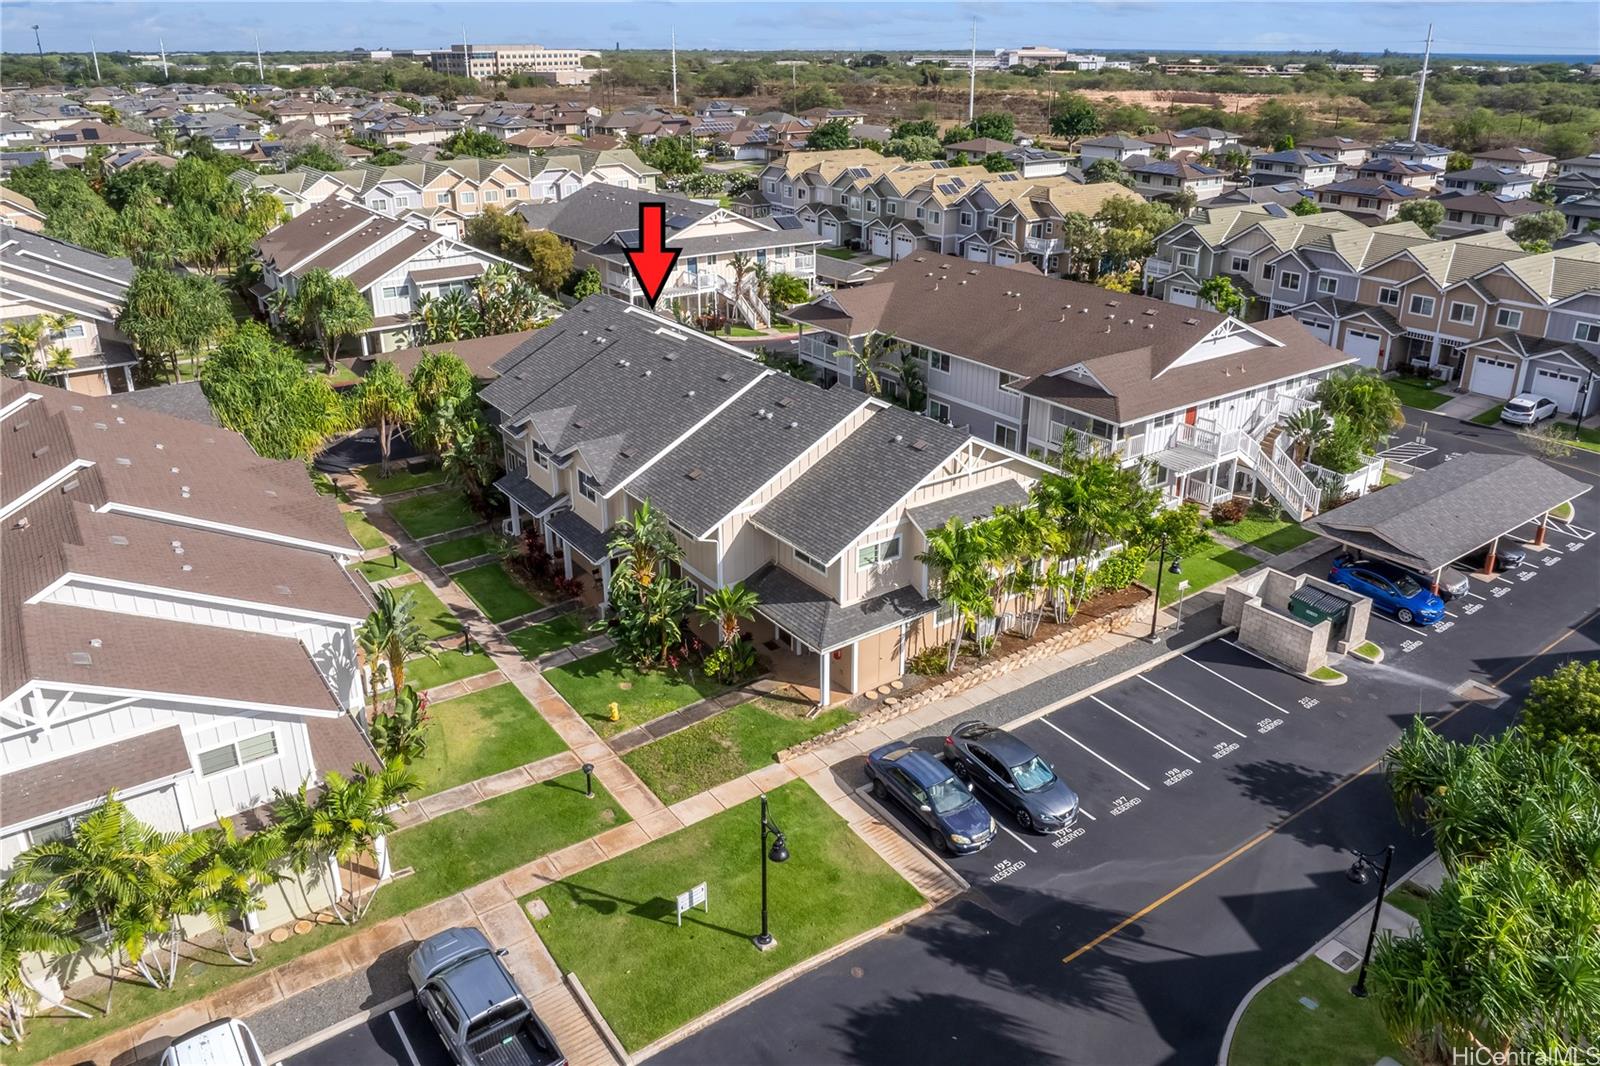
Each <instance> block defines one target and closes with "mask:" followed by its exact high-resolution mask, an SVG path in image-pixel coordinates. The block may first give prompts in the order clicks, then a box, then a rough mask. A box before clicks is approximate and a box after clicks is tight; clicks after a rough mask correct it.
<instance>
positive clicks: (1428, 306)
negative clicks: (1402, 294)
mask: <svg viewBox="0 0 1600 1066" xmlns="http://www.w3.org/2000/svg"><path fill="white" fill-rule="evenodd" d="M1411 313H1412V314H1414V315H1423V316H1424V317H1430V316H1432V314H1433V297H1432V296H1422V295H1416V296H1413V297H1411Z"/></svg>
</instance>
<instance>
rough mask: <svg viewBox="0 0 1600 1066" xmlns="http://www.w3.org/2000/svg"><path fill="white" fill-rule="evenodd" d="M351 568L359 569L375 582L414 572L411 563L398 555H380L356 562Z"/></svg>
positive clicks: (369, 579) (359, 571) (362, 574)
mask: <svg viewBox="0 0 1600 1066" xmlns="http://www.w3.org/2000/svg"><path fill="white" fill-rule="evenodd" d="M350 569H352V570H355V571H357V572H358V573H360V574H361V576H362V577H364V578H366V579H367V580H368V581H374V582H376V581H382V580H383V579H384V578H386V577H398V576H400V575H401V574H409V573H411V572H412V571H411V564H410V563H408V562H406V561H405V560H404V559H402V558H400V556H398V555H380V556H378V557H377V558H376V559H367V560H365V561H363V562H359V563H356V564H355V565H353V566H351V567H350Z"/></svg>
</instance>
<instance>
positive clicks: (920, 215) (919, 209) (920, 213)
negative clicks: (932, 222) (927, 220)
mask: <svg viewBox="0 0 1600 1066" xmlns="http://www.w3.org/2000/svg"><path fill="white" fill-rule="evenodd" d="M924 214H926V212H924V211H923V210H922V208H921V207H920V206H919V207H918V208H917V217H918V218H921V217H922V216H923V215H924Z"/></svg>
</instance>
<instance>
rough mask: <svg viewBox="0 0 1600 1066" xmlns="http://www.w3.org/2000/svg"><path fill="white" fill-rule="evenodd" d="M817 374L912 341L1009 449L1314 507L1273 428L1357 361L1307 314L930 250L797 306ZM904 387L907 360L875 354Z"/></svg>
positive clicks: (931, 410) (1189, 487) (1311, 489)
mask: <svg viewBox="0 0 1600 1066" xmlns="http://www.w3.org/2000/svg"><path fill="white" fill-rule="evenodd" d="M789 317H791V318H792V319H794V320H795V321H797V322H800V323H801V324H802V330H801V333H800V337H799V355H800V358H801V359H802V360H804V361H806V362H808V363H810V364H811V365H813V366H814V367H815V368H816V370H817V374H818V380H819V381H821V382H823V383H830V382H834V381H837V382H840V383H843V384H849V385H854V386H857V387H861V386H862V385H863V384H864V382H863V381H862V379H861V378H860V377H859V375H858V369H857V356H858V354H860V353H863V352H865V351H866V350H867V345H869V344H870V343H872V341H873V339H874V338H878V337H884V336H893V337H894V338H895V339H896V341H897V342H899V343H900V344H902V345H906V346H908V347H909V355H910V358H911V359H913V360H915V362H916V365H917V366H918V372H919V377H921V379H922V388H923V389H924V390H925V391H926V394H927V401H926V407H925V411H926V413H927V415H928V417H929V418H931V419H932V420H934V421H937V422H941V423H945V424H950V425H954V426H957V427H958V428H960V429H962V430H964V431H969V432H971V433H972V434H973V435H974V436H976V437H978V438H980V439H983V440H990V441H993V442H995V443H996V444H997V445H999V446H1000V447H1003V448H1006V449H1009V450H1013V451H1021V452H1026V453H1028V454H1033V453H1034V452H1035V451H1037V452H1038V453H1041V454H1046V455H1048V454H1051V453H1057V452H1059V451H1060V450H1061V449H1062V448H1064V447H1077V448H1093V449H1098V450H1101V451H1105V452H1108V453H1110V454H1114V455H1116V456H1118V457H1119V458H1121V459H1122V460H1123V461H1124V462H1125V463H1126V464H1127V465H1130V466H1133V465H1139V466H1141V467H1144V466H1145V464H1148V467H1147V469H1148V470H1149V472H1150V473H1149V476H1150V477H1151V478H1152V479H1153V483H1154V484H1156V485H1159V486H1160V487H1161V489H1162V491H1163V493H1164V494H1165V496H1166V498H1167V499H1168V500H1169V501H1171V502H1177V501H1179V500H1184V499H1189V500H1195V501H1197V502H1199V503H1201V504H1203V505H1207V506H1209V505H1211V504H1213V503H1216V502H1218V501H1220V500H1223V499H1227V498H1229V497H1231V496H1233V495H1235V494H1236V493H1244V494H1253V493H1255V492H1256V491H1257V490H1258V489H1259V490H1260V491H1262V492H1265V493H1270V494H1271V495H1272V496H1273V497H1274V498H1275V499H1277V500H1278V501H1279V502H1280V503H1281V504H1282V505H1283V506H1284V507H1286V508H1287V509H1288V510H1289V511H1290V512H1291V513H1293V514H1296V515H1305V514H1308V513H1311V512H1313V511H1315V510H1316V508H1317V507H1318V505H1319V494H1318V492H1317V490H1316V487H1315V486H1314V485H1312V484H1311V482H1310V481H1309V479H1307V478H1306V477H1305V475H1304V474H1302V473H1301V472H1300V471H1299V469H1298V468H1297V467H1296V466H1295V465H1294V464H1293V463H1292V462H1291V461H1290V460H1289V458H1288V457H1287V455H1285V454H1282V453H1280V452H1279V451H1277V450H1276V449H1275V448H1274V441H1275V439H1276V436H1275V435H1274V434H1272V430H1273V428H1274V427H1275V426H1277V425H1278V424H1279V423H1280V421H1281V420H1282V419H1283V418H1285V417H1288V416H1289V415H1291V414H1292V413H1293V412H1295V411H1297V410H1300V409H1302V408H1303V407H1305V406H1306V405H1307V404H1308V403H1310V402H1311V401H1310V395H1311V393H1312V392H1313V391H1314V390H1315V387H1316V382H1317V380H1318V379H1319V378H1320V377H1322V376H1324V375H1326V374H1327V373H1328V372H1330V371H1331V370H1333V369H1335V368H1337V367H1340V366H1344V365H1347V364H1349V363H1352V362H1353V361H1354V360H1353V359H1352V358H1351V357H1350V356H1349V355H1347V354H1346V353H1343V352H1340V351H1336V350H1334V349H1333V348H1331V347H1330V346H1329V345H1327V344H1326V343H1324V342H1322V341H1321V340H1318V339H1317V338H1316V337H1314V336H1312V334H1311V333H1310V332H1309V331H1308V330H1307V329H1305V327H1303V326H1302V325H1301V324H1300V323H1299V322H1294V321H1286V320H1284V319H1282V318H1278V319H1271V320H1268V321H1266V322H1261V323H1257V324H1254V325H1252V324H1247V323H1245V322H1242V321H1240V320H1238V319H1236V318H1231V317H1228V316H1224V315H1220V314H1217V313H1216V312H1214V311H1202V310H1198V309H1188V308H1175V307H1173V306H1172V305H1171V304H1169V303H1164V302H1163V301H1160V300H1156V299H1154V298H1151V297H1145V296H1132V295H1128V294H1124V293H1115V292H1108V291H1107V290H1105V289H1102V288H1099V287H1098V286H1094V285H1088V284H1083V283H1080V282H1074V281H1064V280H1061V279H1058V278H1049V277H1044V276H1041V275H1039V274H1035V273H1032V272H1029V271H1017V270H1007V269H1000V268H995V267H994V266H991V265H975V264H973V263H970V262H968V261H965V260H961V259H957V258H954V257H950V256H940V255H935V254H933V253H919V254H917V255H914V256H912V257H911V258H910V259H908V260H903V261H901V262H899V263H896V264H894V265H893V266H890V267H888V268H886V269H885V270H884V272H883V273H882V274H881V275H879V276H878V278H876V279H874V280H873V281H870V282H868V283H867V284H865V285H862V286H860V287H858V288H853V289H839V290H835V291H834V292H831V293H829V294H827V295H825V296H823V297H821V298H820V299H818V300H816V301H814V302H813V303H811V304H808V305H806V306H805V307H802V308H797V309H793V310H791V312H790V314H789ZM878 373H879V375H880V377H881V379H882V380H883V381H885V382H887V384H888V388H889V389H890V390H891V391H892V392H893V393H894V394H896V395H903V394H905V392H906V391H907V385H906V383H905V382H904V381H903V380H902V379H901V374H900V372H899V371H898V369H897V368H895V367H893V366H890V367H884V368H880V369H879V370H878Z"/></svg>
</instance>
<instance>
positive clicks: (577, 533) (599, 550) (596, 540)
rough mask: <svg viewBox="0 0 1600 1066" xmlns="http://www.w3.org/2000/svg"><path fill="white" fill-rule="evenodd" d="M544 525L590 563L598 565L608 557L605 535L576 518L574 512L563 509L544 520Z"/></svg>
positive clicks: (608, 551)
mask: <svg viewBox="0 0 1600 1066" xmlns="http://www.w3.org/2000/svg"><path fill="white" fill-rule="evenodd" d="M545 523H546V524H547V525H548V526H549V527H550V528H551V530H553V531H554V532H555V534H556V535H557V536H559V537H560V538H561V539H562V540H563V541H565V542H566V543H567V546H568V547H570V548H576V549H577V550H578V554H580V555H582V556H583V557H584V558H585V559H588V560H589V561H590V562H591V563H594V564H596V565H599V563H600V562H601V561H602V560H604V559H606V558H607V557H609V556H610V554H611V552H610V550H609V549H608V548H607V547H606V535H605V534H604V533H602V532H600V531H599V530H598V529H596V528H594V527H593V526H591V525H590V524H589V523H587V522H585V521H584V520H583V519H582V518H579V517H578V514H577V512H576V511H573V510H570V509H563V510H560V511H557V512H556V513H555V514H553V515H551V516H550V517H549V518H547V519H546V520H545Z"/></svg>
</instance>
